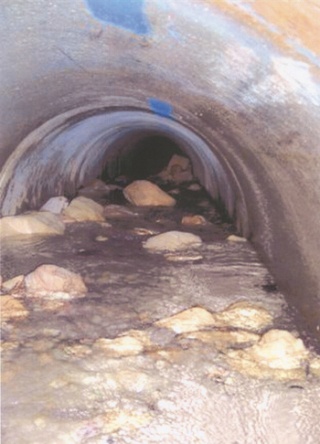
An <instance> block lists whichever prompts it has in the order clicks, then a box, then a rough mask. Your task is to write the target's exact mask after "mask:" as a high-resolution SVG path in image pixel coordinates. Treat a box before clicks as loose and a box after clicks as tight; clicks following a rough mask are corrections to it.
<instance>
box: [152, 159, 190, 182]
mask: <svg viewBox="0 0 320 444" xmlns="http://www.w3.org/2000/svg"><path fill="white" fill-rule="evenodd" d="M159 177H161V178H162V179H164V180H169V181H173V182H175V183H177V184H179V183H182V182H189V181H190V180H193V174H192V167H191V162H190V160H189V159H188V158H187V157H184V156H179V155H177V154H174V155H173V156H172V158H171V159H170V162H169V164H168V166H167V167H166V168H165V169H164V170H163V171H161V173H159Z"/></svg>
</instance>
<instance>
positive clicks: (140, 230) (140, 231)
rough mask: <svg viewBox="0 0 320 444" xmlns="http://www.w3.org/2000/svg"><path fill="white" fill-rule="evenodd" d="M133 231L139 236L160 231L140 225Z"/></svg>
mask: <svg viewBox="0 0 320 444" xmlns="http://www.w3.org/2000/svg"><path fill="white" fill-rule="evenodd" d="M132 231H133V233H134V234H137V235H138V236H150V235H153V234H158V233H159V231H156V230H150V229H148V228H139V227H136V228H134V229H133V230H132Z"/></svg>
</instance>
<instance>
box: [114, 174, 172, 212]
mask: <svg viewBox="0 0 320 444" xmlns="http://www.w3.org/2000/svg"><path fill="white" fill-rule="evenodd" d="M123 194H124V196H125V198H126V199H127V200H128V201H129V202H130V203H132V204H133V205H136V206H164V207H173V206H174V205H175V204H176V201H175V199H174V198H173V197H171V196H169V194H167V193H165V192H164V191H162V190H161V189H160V188H159V187H158V186H157V185H155V184H154V183H151V182H149V181H148V180H136V181H135V182H132V183H131V184H130V185H128V186H127V187H126V188H125V189H124V190H123Z"/></svg>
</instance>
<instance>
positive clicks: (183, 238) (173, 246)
mask: <svg viewBox="0 0 320 444" xmlns="http://www.w3.org/2000/svg"><path fill="white" fill-rule="evenodd" d="M201 244H202V240H201V238H200V237H199V236H196V235H195V234H192V233H184V232H182V231H168V232H166V233H162V234H158V235H156V236H153V237H150V238H149V239H148V240H147V241H146V242H145V243H144V245H143V246H144V248H146V249H147V250H152V251H156V252H161V251H181V250H186V249H188V248H195V247H200V246H201Z"/></svg>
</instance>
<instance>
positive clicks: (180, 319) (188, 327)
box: [154, 307, 215, 334]
mask: <svg viewBox="0 0 320 444" xmlns="http://www.w3.org/2000/svg"><path fill="white" fill-rule="evenodd" d="M154 325H155V326H156V327H165V328H168V329H171V330H173V331H174V332H175V333H179V334H180V333H187V332H193V331H197V330H201V329H203V328H204V327H213V326H214V325H215V320H214V317H213V316H212V314H211V313H210V312H209V311H207V310H205V309H204V308H201V307H193V308H189V309H187V310H184V311H182V312H180V313H178V314H176V315H173V316H170V317H168V318H165V319H161V320H159V321H157V322H155V323H154Z"/></svg>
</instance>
